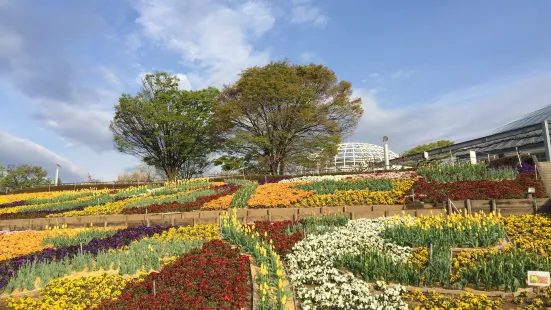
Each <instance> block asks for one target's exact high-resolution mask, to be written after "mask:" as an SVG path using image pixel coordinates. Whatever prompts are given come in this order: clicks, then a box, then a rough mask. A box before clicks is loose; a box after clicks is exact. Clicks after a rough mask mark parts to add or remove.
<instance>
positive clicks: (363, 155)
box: [334, 143, 399, 170]
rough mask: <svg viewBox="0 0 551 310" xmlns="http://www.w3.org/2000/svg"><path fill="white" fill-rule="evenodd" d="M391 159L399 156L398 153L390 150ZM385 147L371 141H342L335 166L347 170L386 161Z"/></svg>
mask: <svg viewBox="0 0 551 310" xmlns="http://www.w3.org/2000/svg"><path fill="white" fill-rule="evenodd" d="M388 157H389V159H394V158H398V157H399V156H398V154H396V153H394V152H392V151H390V150H389V151H388ZM384 160H385V153H384V147H382V146H380V145H375V144H370V143H341V144H339V151H338V153H337V155H336V156H335V162H334V164H335V168H337V169H339V170H346V169H352V168H359V167H367V166H370V165H371V164H373V163H379V162H384Z"/></svg>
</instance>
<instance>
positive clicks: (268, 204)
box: [247, 183, 314, 208]
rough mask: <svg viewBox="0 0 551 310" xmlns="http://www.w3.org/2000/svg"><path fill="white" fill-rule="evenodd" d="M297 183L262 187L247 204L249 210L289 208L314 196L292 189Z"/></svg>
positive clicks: (312, 192)
mask: <svg viewBox="0 0 551 310" xmlns="http://www.w3.org/2000/svg"><path fill="white" fill-rule="evenodd" d="M295 184H296V183H268V184H264V185H260V186H259V187H257V188H256V191H255V192H254V194H253V195H252V196H251V199H249V201H248V202H247V205H248V207H249V208H289V207H292V205H293V204H294V203H296V202H298V201H299V200H301V199H303V198H306V197H310V196H312V195H314V191H304V190H300V189H296V188H292V186H294V185H295Z"/></svg>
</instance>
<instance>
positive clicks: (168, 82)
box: [110, 72, 220, 180]
mask: <svg viewBox="0 0 551 310" xmlns="http://www.w3.org/2000/svg"><path fill="white" fill-rule="evenodd" d="M219 93H220V92H219V91H218V89H216V88H210V87H209V88H207V89H203V90H197V91H186V90H180V89H179V88H178V78H177V77H176V76H174V75H171V74H168V73H165V72H160V73H155V74H148V75H146V76H145V78H144V79H143V81H142V89H141V91H140V92H138V93H137V94H136V95H135V96H132V95H130V94H123V95H122V96H121V97H120V99H119V104H118V105H116V106H115V116H114V118H113V121H112V122H111V126H110V130H111V132H112V133H113V136H114V141H115V144H116V148H117V150H118V151H120V152H122V153H126V154H131V155H134V156H136V157H139V158H140V159H142V160H143V161H144V162H145V163H146V164H148V165H151V166H154V167H156V168H159V169H160V170H162V171H163V172H164V173H165V174H166V176H167V178H168V179H169V180H174V179H176V178H177V177H178V176H179V175H180V172H181V170H182V168H183V167H184V168H185V167H188V166H189V164H190V162H193V161H197V160H203V158H204V157H205V156H206V155H207V154H209V153H211V152H212V151H213V150H215V148H216V145H217V143H218V139H217V137H216V134H215V131H214V124H213V106H214V104H215V102H216V100H217V99H218V96H219Z"/></svg>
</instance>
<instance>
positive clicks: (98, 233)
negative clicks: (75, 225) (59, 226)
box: [42, 229, 117, 248]
mask: <svg viewBox="0 0 551 310" xmlns="http://www.w3.org/2000/svg"><path fill="white" fill-rule="evenodd" d="M116 232H117V231H116V230H114V229H111V230H105V229H94V230H85V231H81V232H79V233H77V234H76V235H74V236H67V235H60V236H50V237H47V238H45V239H44V240H43V241H42V245H43V246H44V245H47V244H52V245H53V246H54V247H55V248H57V247H62V246H70V245H79V244H81V243H82V244H88V242H90V241H91V240H92V239H94V238H97V239H101V238H107V237H109V236H112V235H114V234H115V233H116Z"/></svg>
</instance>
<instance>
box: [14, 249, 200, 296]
mask: <svg viewBox="0 0 551 310" xmlns="http://www.w3.org/2000/svg"><path fill="white" fill-rule="evenodd" d="M201 245H202V241H187V240H181V239H178V238H174V239H171V240H168V241H163V240H159V239H150V238H144V239H141V240H139V241H136V242H132V243H131V244H130V245H129V246H128V250H125V251H117V250H109V251H102V252H99V253H98V255H97V256H93V255H91V254H90V253H86V252H85V253H79V254H77V255H75V256H74V257H72V258H69V257H65V258H64V259H63V260H62V261H52V262H32V263H27V264H25V265H23V266H22V267H21V268H20V269H19V270H18V272H17V275H16V276H14V277H12V278H11V279H10V281H9V282H8V285H7V286H6V292H8V294H9V293H11V292H13V290H14V289H16V288H17V289H20V290H21V289H27V290H33V289H34V288H35V283H34V282H35V279H36V278H37V277H40V281H41V285H44V284H46V283H48V282H49V281H50V280H53V279H57V278H61V277H63V276H66V275H69V274H71V273H72V272H81V271H84V270H85V267H86V268H87V270H88V271H98V270H101V268H103V269H104V270H109V269H114V270H117V269H118V272H119V274H121V275H133V274H136V273H137V272H138V271H150V270H151V269H152V268H153V269H155V270H159V269H160V266H161V263H160V261H161V259H164V258H168V257H173V256H179V255H181V254H182V253H185V252H189V251H191V250H192V249H194V248H198V247H200V246H201Z"/></svg>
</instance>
